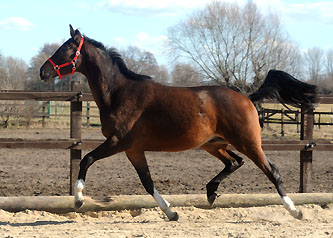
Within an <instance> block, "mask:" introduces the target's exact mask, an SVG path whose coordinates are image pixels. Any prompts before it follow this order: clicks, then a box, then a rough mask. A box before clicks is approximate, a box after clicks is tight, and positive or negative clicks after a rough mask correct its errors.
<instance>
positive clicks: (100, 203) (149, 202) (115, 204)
mask: <svg viewBox="0 0 333 238" xmlns="http://www.w3.org/2000/svg"><path fill="white" fill-rule="evenodd" d="M163 197H164V198H165V199H166V200H167V201H169V202H170V204H171V206H173V207H192V206H193V207H197V208H204V209H207V208H210V206H209V204H208V202H207V200H206V195H203V194H186V195H164V196H163ZM290 197H291V199H292V200H293V201H294V203H295V205H303V204H320V205H327V204H330V203H333V193H297V194H290ZM268 205H282V202H281V199H280V197H279V195H277V194H224V195H221V196H220V197H219V198H217V199H216V201H215V204H214V207H224V208H228V207H258V206H268ZM153 207H157V204H156V202H155V201H154V199H153V198H152V197H151V196H149V195H121V196H112V197H108V198H104V199H99V200H97V199H92V198H90V197H85V201H84V204H83V206H82V207H81V208H80V209H79V210H75V209H74V198H73V197H72V196H35V197H33V196H30V197H0V209H2V210H5V211H9V212H19V211H24V210H38V211H47V212H52V213H67V212H73V211H77V212H87V211H120V210H136V209H142V208H153Z"/></svg>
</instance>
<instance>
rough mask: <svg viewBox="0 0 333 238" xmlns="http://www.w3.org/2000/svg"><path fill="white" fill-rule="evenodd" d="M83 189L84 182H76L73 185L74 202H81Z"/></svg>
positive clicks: (80, 180)
mask: <svg viewBox="0 0 333 238" xmlns="http://www.w3.org/2000/svg"><path fill="white" fill-rule="evenodd" d="M83 189H84V181H83V180H82V179H79V180H76V182H75V185H74V195H75V201H83V194H82V190H83Z"/></svg>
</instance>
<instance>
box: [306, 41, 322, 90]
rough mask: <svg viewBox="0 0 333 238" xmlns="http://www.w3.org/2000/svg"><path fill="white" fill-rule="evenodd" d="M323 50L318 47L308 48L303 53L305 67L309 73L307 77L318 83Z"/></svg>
mask: <svg viewBox="0 0 333 238" xmlns="http://www.w3.org/2000/svg"><path fill="white" fill-rule="evenodd" d="M323 57H324V51H323V50H322V49H321V48H319V47H313V48H311V49H308V50H307V52H306V53H305V54H304V59H305V63H306V67H307V70H308V73H309V79H310V80H311V81H312V82H313V83H314V84H318V83H319V81H320V76H321V74H322V70H323Z"/></svg>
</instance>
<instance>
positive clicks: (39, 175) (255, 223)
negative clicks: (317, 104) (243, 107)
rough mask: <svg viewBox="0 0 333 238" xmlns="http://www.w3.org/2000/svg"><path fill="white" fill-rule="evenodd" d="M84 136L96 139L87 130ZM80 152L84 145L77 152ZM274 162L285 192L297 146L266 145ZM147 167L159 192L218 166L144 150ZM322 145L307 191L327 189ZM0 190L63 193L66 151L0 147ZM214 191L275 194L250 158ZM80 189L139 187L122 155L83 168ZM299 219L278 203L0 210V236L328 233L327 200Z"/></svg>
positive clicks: (45, 133) (181, 187)
mask: <svg viewBox="0 0 333 238" xmlns="http://www.w3.org/2000/svg"><path fill="white" fill-rule="evenodd" d="M1 137H3V138H7V137H13V138H18V137H20V138H35V139H36V138H68V137H69V135H68V130H54V129H52V130H41V129H40V130H24V131H22V130H20V131H17V130H1ZM83 137H84V138H101V136H100V132H99V131H96V130H86V131H84V133H83ZM85 153H87V151H84V153H83V154H85ZM267 157H268V158H269V159H270V160H271V161H272V162H273V163H275V164H276V165H277V167H278V168H279V170H280V173H281V176H282V179H283V181H284V183H285V187H286V190H287V192H289V193H293V192H297V191H298V189H299V152H280V151H267ZM147 159H148V163H149V165H150V170H151V174H152V177H153V180H154V181H155V186H156V188H157V189H158V190H159V191H160V193H161V194H186V193H205V185H206V183H207V182H208V181H209V180H210V179H211V178H213V177H214V176H215V175H216V174H217V173H218V172H220V171H221V170H222V169H223V166H222V164H221V163H220V162H219V161H218V160H216V159H215V158H213V157H211V156H210V155H208V154H207V153H206V152H204V151H200V150H192V151H188V152H179V153H152V152H149V153H147ZM332 159H333V158H332V156H331V153H329V152H314V159H313V191H314V192H332V191H333V182H332V181H333V161H332ZM0 181H1V182H0V196H28V195H36V196H38V195H44V196H47V195H68V191H69V188H68V187H69V151H64V150H32V149H24V150H19V149H15V150H11V149H0ZM218 192H219V193H275V189H274V188H273V185H272V184H271V183H270V181H268V179H267V178H266V177H265V176H264V174H263V173H262V172H261V171H260V170H259V169H258V168H256V167H255V166H254V165H253V163H252V162H251V161H250V160H248V159H245V165H244V166H243V167H242V168H240V169H239V170H238V171H237V172H235V173H234V174H232V175H231V176H230V177H229V178H227V179H226V180H224V182H223V183H222V184H221V186H220V187H219V190H218ZM84 193H85V194H87V195H89V196H93V197H101V196H109V195H116V194H146V192H145V191H144V189H143V187H142V185H141V183H140V181H139V179H138V176H137V174H136V172H135V170H134V168H133V167H132V165H131V164H130V162H129V161H128V160H127V158H126V156H125V155H124V154H118V155H115V156H113V157H111V158H107V159H104V160H101V161H98V162H96V163H95V164H94V165H93V166H92V167H91V168H90V169H89V171H88V176H87V183H86V189H85V191H84ZM301 209H302V210H303V211H304V214H305V219H304V220H302V221H298V220H295V219H294V218H293V217H291V216H290V215H289V214H287V212H286V210H285V209H284V208H282V207H281V206H270V207H260V208H237V209H233V208H228V209H227V208H225V209H219V208H216V209H212V210H202V209H197V208H175V210H176V211H177V212H178V213H179V216H180V219H179V221H178V222H168V221H166V218H165V216H164V215H163V214H162V212H161V211H159V210H158V209H148V210H146V209H143V210H142V211H137V212H129V211H122V212H99V213H87V214H84V215H82V214H77V213H70V214H66V215H55V214H50V213H46V212H35V211H25V212H20V213H8V212H5V211H1V210H0V238H16V237H153V238H155V237H329V238H332V237H333V226H332V221H333V206H332V205H329V206H328V207H321V206H318V205H307V206H302V207H301Z"/></svg>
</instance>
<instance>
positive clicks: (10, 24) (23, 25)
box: [0, 17, 34, 31]
mask: <svg viewBox="0 0 333 238" xmlns="http://www.w3.org/2000/svg"><path fill="white" fill-rule="evenodd" d="M33 26H34V25H33V24H32V23H31V22H30V21H28V20H27V19H25V18H22V17H9V18H6V19H4V20H0V27H1V28H4V29H6V30H11V29H16V30H21V31H28V30H30V29H31V28H32V27H33Z"/></svg>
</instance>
